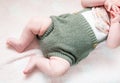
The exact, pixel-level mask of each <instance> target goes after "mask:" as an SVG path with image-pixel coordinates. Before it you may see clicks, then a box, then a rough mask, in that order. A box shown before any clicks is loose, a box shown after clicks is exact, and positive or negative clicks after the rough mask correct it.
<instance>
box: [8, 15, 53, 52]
mask: <svg viewBox="0 0 120 83" xmlns="http://www.w3.org/2000/svg"><path fill="white" fill-rule="evenodd" d="M50 24H51V19H50V18H46V19H42V18H38V17H37V18H33V19H31V20H30V22H29V23H28V24H27V26H26V27H25V29H24V30H23V32H22V34H21V36H20V39H19V40H17V39H15V38H9V39H8V40H7V44H8V45H9V46H12V47H13V48H15V50H16V51H18V52H22V51H24V50H25V48H26V47H28V45H30V43H31V42H32V41H33V40H34V39H35V38H36V35H39V36H41V35H43V33H44V32H45V31H46V30H47V28H48V26H49V25H50Z"/></svg>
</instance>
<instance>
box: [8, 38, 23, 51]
mask: <svg viewBox="0 0 120 83" xmlns="http://www.w3.org/2000/svg"><path fill="white" fill-rule="evenodd" d="M6 43H7V45H8V46H10V47H13V48H14V49H15V50H16V51H17V52H23V51H24V48H23V46H22V45H21V44H20V42H19V41H18V40H16V39H15V38H9V39H8V40H7V42H6Z"/></svg>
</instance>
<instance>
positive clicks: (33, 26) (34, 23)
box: [26, 17, 52, 36]
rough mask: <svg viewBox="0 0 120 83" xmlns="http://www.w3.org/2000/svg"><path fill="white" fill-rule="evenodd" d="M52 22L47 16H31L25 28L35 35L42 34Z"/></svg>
mask: <svg viewBox="0 0 120 83" xmlns="http://www.w3.org/2000/svg"><path fill="white" fill-rule="evenodd" d="M51 23H52V20H51V18H49V17H46V18H45V17H33V18H31V19H30V21H29V22H28V24H27V26H26V28H28V29H30V30H31V31H32V32H33V34H35V35H39V36H41V35H43V34H44V32H45V31H46V30H47V29H48V27H49V26H50V24H51Z"/></svg>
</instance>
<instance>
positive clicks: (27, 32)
mask: <svg viewBox="0 0 120 83" xmlns="http://www.w3.org/2000/svg"><path fill="white" fill-rule="evenodd" d="M81 1H82V5H83V6H84V7H90V8H85V9H84V10H82V11H80V12H78V13H74V14H64V15H60V16H51V17H50V18H45V19H43V18H39V17H38V18H33V19H32V20H31V21H30V22H29V23H28V24H27V26H26V28H25V29H24V30H23V32H22V35H21V37H20V39H19V40H17V39H14V38H9V39H8V40H7V45H9V46H11V47H13V48H15V50H16V51H18V52H23V51H24V50H25V49H26V48H27V47H28V46H29V45H30V44H31V42H32V41H34V40H36V38H37V40H38V41H39V43H40V47H41V49H40V50H42V52H43V55H44V56H42V57H41V56H36V55H34V56H31V59H30V61H29V63H28V65H27V66H26V68H25V70H24V71H23V72H24V74H29V73H30V72H32V71H33V69H34V68H38V69H39V70H40V71H41V72H43V73H45V74H47V75H49V76H54V77H56V76H61V75H63V74H64V73H65V72H67V71H68V69H69V68H70V66H72V65H74V64H77V63H78V62H80V61H81V60H82V59H83V58H85V57H86V56H87V55H88V54H89V52H91V51H92V50H93V49H94V48H95V47H96V45H97V44H98V43H100V42H102V41H104V40H106V39H107V45H108V46H109V47H111V48H115V47H117V46H119V45H120V35H119V33H120V24H119V22H120V18H119V14H120V13H119V12H120V11H119V4H116V2H115V1H116V0H113V1H112V0H81ZM111 1H112V2H111ZM97 6H100V7H97ZM103 6H104V7H103ZM101 12H102V13H101ZM108 13H109V15H108Z"/></svg>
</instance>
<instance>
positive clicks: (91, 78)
mask: <svg viewBox="0 0 120 83" xmlns="http://www.w3.org/2000/svg"><path fill="white" fill-rule="evenodd" d="M81 9H82V7H81V5H80V0H0V83H120V51H119V50H120V47H118V48H116V49H109V48H107V47H106V45H105V42H103V43H101V44H100V45H98V46H97V48H96V49H95V50H94V51H93V52H91V53H90V54H89V56H88V57H87V58H85V59H84V60H82V61H81V62H80V63H79V64H78V65H75V66H73V67H71V69H70V70H69V71H68V72H67V73H66V74H65V75H64V76H62V77H58V78H51V77H48V76H46V75H44V74H43V73H41V72H40V71H37V70H36V71H34V72H33V73H32V74H31V75H29V76H25V75H24V74H23V73H22V71H23V69H24V68H25V66H26V64H27V62H28V60H29V57H30V55H29V54H31V53H40V51H39V49H38V44H37V43H36V42H34V43H33V45H35V48H32V47H33V46H32V45H31V46H30V47H29V49H30V48H32V49H31V50H29V51H26V52H24V53H17V52H16V51H14V50H13V49H12V48H8V47H7V46H6V44H5V43H6V39H7V38H8V37H16V38H19V37H20V34H21V32H22V30H23V28H24V27H25V25H26V24H27V22H28V20H29V19H30V18H32V17H34V16H42V17H43V16H47V17H48V16H50V15H59V14H62V13H72V12H76V11H79V10H81Z"/></svg>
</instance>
